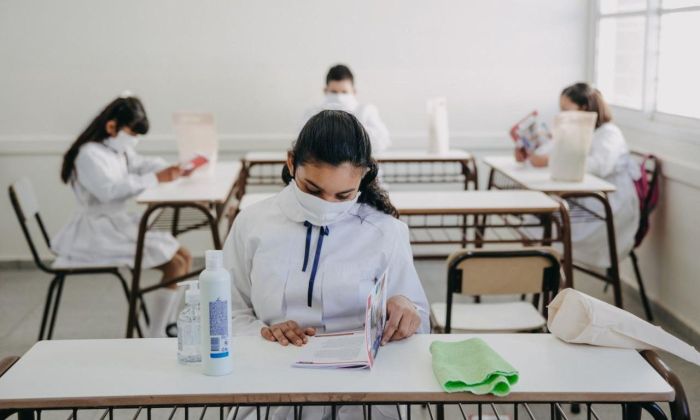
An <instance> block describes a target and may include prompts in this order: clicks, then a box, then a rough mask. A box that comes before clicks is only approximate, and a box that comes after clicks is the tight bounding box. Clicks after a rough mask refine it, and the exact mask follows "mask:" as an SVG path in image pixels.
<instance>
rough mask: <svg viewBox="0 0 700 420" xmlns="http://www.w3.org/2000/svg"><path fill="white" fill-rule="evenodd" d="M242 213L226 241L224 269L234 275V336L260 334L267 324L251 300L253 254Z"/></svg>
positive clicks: (232, 301) (232, 277)
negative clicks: (250, 253)
mask: <svg viewBox="0 0 700 420" xmlns="http://www.w3.org/2000/svg"><path fill="white" fill-rule="evenodd" d="M241 216H242V215H239V217H237V218H236V220H235V221H234V223H233V227H232V228H231V233H229V235H228V238H226V243H225V244H224V268H226V269H227V270H228V271H229V273H230V274H231V280H232V287H231V307H232V316H233V334H234V335H259V334H260V329H261V328H262V327H265V326H266V324H265V323H264V322H262V321H260V320H259V319H258V318H257V316H256V315H255V310H254V309H253V304H252V302H251V299H250V294H251V288H252V283H251V279H250V271H251V267H252V255H249V252H250V249H249V248H248V247H247V246H246V245H247V244H246V240H245V234H244V232H243V230H244V226H243V224H242V223H241V221H242V220H243V217H241Z"/></svg>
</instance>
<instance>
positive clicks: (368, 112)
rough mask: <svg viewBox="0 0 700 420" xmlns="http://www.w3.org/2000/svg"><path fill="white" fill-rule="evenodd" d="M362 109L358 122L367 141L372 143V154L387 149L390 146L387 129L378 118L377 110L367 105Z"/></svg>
mask: <svg viewBox="0 0 700 420" xmlns="http://www.w3.org/2000/svg"><path fill="white" fill-rule="evenodd" d="M363 108H364V109H363V110H362V113H361V118H360V122H361V123H362V125H363V126H364V127H365V130H366V131H367V134H369V139H370V141H371V142H372V153H378V152H382V151H384V150H386V149H388V148H389V146H391V137H389V129H387V128H386V125H384V122H383V121H382V119H381V118H380V117H379V110H378V109H377V107H376V106H374V105H371V104H367V105H365V106H364V107H363Z"/></svg>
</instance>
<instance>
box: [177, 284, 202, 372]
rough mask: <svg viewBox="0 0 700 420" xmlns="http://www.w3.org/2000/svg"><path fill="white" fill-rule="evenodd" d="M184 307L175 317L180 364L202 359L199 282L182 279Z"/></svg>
mask: <svg viewBox="0 0 700 420" xmlns="http://www.w3.org/2000/svg"><path fill="white" fill-rule="evenodd" d="M178 286H185V287H187V289H186V290H185V307H184V308H183V309H182V312H180V315H179V316H178V317H177V360H178V361H179V362H180V363H182V364H190V363H199V362H201V361H202V334H201V331H202V320H201V319H200V315H199V312H200V311H199V282H198V281H197V280H189V281H183V282H182V283H180V284H178Z"/></svg>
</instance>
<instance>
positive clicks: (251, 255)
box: [224, 186, 430, 419]
mask: <svg viewBox="0 0 700 420" xmlns="http://www.w3.org/2000/svg"><path fill="white" fill-rule="evenodd" d="M304 221H305V220H304V213H303V210H302V208H301V206H300V204H299V202H298V201H297V199H296V198H295V195H294V192H293V190H292V189H291V187H290V186H288V187H286V188H285V189H283V190H282V191H281V192H280V193H279V194H277V195H275V196H274V197H271V198H269V199H267V200H264V201H261V202H259V203H256V204H254V205H252V206H250V207H248V208H246V209H245V210H243V211H242V212H241V213H240V214H239V215H238V216H237V217H236V220H235V222H234V224H233V228H232V230H231V233H230V234H229V236H228V238H227V240H226V243H225V245H224V267H225V268H226V269H227V270H229V271H230V273H231V277H232V279H233V288H232V299H231V302H232V306H233V334H234V335H258V334H260V329H261V328H262V327H263V326H266V325H271V324H275V323H278V322H282V321H287V320H294V321H296V322H297V323H299V324H300V325H301V326H302V327H315V328H317V331H318V332H335V331H344V330H357V329H361V328H362V327H363V325H364V312H365V303H366V299H367V295H368V294H369V290H370V287H371V285H372V283H373V280H374V279H375V278H377V277H378V276H380V275H381V274H382V273H383V272H384V271H387V273H388V278H387V282H388V284H387V287H388V289H387V292H388V293H387V297H391V296H395V295H403V296H405V297H407V298H408V299H410V300H411V301H412V302H413V304H414V305H415V306H416V308H417V309H418V312H419V314H420V316H421V326H420V328H419V329H418V332H419V333H427V332H429V329H430V324H429V320H428V301H427V298H426V296H425V292H424V291H423V287H422V286H421V283H420V279H419V278H418V274H417V273H416V270H415V267H414V265H413V255H412V252H411V247H410V243H409V236H408V227H407V226H406V224H405V223H403V222H401V221H399V220H397V219H395V218H393V217H391V216H389V215H387V214H384V213H382V212H379V211H378V210H376V209H374V208H373V207H370V206H369V205H366V204H355V205H354V206H353V207H352V208H351V210H350V211H348V213H346V214H345V215H344V216H342V218H341V219H339V220H338V221H336V222H334V223H333V224H331V225H329V226H328V229H329V233H328V236H326V237H325V238H324V241H323V245H322V247H321V254H320V259H319V264H318V273H317V276H316V280H315V283H314V287H313V299H312V306H311V307H309V306H308V302H307V293H308V285H309V276H310V272H311V269H310V267H311V266H312V264H313V259H314V255H315V252H316V245H317V240H318V235H319V228H318V227H317V226H314V227H313V228H312V233H313V234H312V237H311V241H310V243H311V247H310V250H309V251H310V252H309V261H308V268H307V270H306V272H303V271H302V265H303V260H304V252H305V247H306V245H305V244H306V235H307V227H305V226H304ZM378 363H381V351H380V356H379V358H378ZM372 414H373V417H377V418H382V417H387V418H393V417H394V416H396V407H394V406H387V407H381V408H379V407H375V409H374V410H373V413H372ZM303 417H304V418H314V419H317V418H318V419H320V418H330V408H328V407H305V408H304V410H303ZM361 417H362V414H361V407H351V406H345V407H342V410H340V411H339V418H361ZM272 418H273V419H287V418H289V419H291V418H293V411H292V410H291V408H289V407H279V408H275V409H273V411H272Z"/></svg>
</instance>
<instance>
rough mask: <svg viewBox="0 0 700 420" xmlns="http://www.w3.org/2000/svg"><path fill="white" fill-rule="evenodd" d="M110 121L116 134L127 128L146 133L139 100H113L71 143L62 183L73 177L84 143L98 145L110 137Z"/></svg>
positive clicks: (144, 116) (144, 112) (63, 170)
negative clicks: (108, 128) (107, 126)
mask: <svg viewBox="0 0 700 420" xmlns="http://www.w3.org/2000/svg"><path fill="white" fill-rule="evenodd" d="M112 120H113V121H115V122H116V124H117V126H116V130H117V132H119V130H121V129H122V128H124V127H128V128H129V129H131V131H133V132H134V133H136V134H146V133H148V117H147V116H146V110H145V109H144V108H143V104H142V103H141V100H139V98H137V97H133V96H130V97H119V98H117V99H115V100H113V101H112V102H110V103H109V105H107V106H106V107H105V109H103V110H102V112H100V114H99V115H98V116H97V117H95V119H94V120H92V122H91V123H90V125H88V126H87V128H86V129H85V130H84V131H83V132H82V134H80V136H78V138H77V139H76V140H75V141H74V142H73V144H72V145H71V146H70V148H69V149H68V151H67V152H66V154H65V155H63V166H62V167H61V179H62V180H63V182H64V183H66V184H67V183H68V182H69V181H70V180H71V178H72V176H73V172H74V171H75V159H76V158H77V157H78V153H79V152H80V148H81V147H82V146H83V145H84V144H85V143H90V142H98V143H99V142H102V141H104V140H105V139H106V138H108V137H109V136H110V135H109V133H108V132H107V129H106V125H107V123H108V122H109V121H112Z"/></svg>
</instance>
